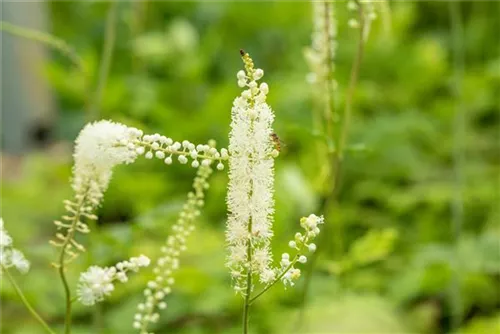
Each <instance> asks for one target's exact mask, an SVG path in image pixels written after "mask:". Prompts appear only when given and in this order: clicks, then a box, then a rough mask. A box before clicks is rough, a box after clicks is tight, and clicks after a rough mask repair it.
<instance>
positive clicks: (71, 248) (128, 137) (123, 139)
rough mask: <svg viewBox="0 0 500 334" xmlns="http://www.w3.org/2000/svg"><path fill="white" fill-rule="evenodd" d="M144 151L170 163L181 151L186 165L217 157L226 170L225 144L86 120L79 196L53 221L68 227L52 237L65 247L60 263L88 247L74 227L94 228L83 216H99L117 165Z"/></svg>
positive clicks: (76, 182)
mask: <svg viewBox="0 0 500 334" xmlns="http://www.w3.org/2000/svg"><path fill="white" fill-rule="evenodd" d="M143 154H144V155H145V157H146V158H147V159H151V158H153V156H156V157H157V158H159V159H162V160H164V162H165V163H166V164H171V163H172V161H173V160H172V155H177V156H178V160H179V162H180V163H182V164H184V163H187V162H188V158H191V159H192V162H191V166H193V167H198V166H200V162H199V161H201V165H203V166H207V165H209V164H210V163H211V162H212V161H218V164H217V168H218V169H219V170H222V169H224V164H223V161H224V160H227V159H228V151H227V150H226V149H222V150H220V151H218V150H217V149H215V148H214V147H212V146H210V145H195V144H193V143H191V142H189V141H187V140H184V141H182V143H181V142H178V141H174V140H173V139H171V138H168V137H165V136H162V135H160V134H157V133H156V134H153V135H144V134H143V131H142V130H139V129H136V128H133V127H127V126H125V125H123V124H120V123H114V122H111V121H106V120H103V121H98V122H94V123H89V124H87V125H86V126H85V127H84V128H83V130H82V131H81V132H80V134H79V135H78V137H77V139H76V147H75V153H74V155H73V156H74V161H75V163H74V167H73V179H72V187H73V190H74V191H75V198H74V200H73V201H69V200H65V201H64V206H65V209H66V211H67V212H68V213H67V214H66V215H65V216H63V217H62V221H55V222H54V223H55V225H56V226H57V229H58V230H61V229H64V230H65V233H57V234H56V238H55V240H52V241H51V244H53V245H54V246H56V247H60V248H62V252H63V254H64V257H63V258H62V259H61V260H60V261H59V263H55V264H54V265H55V266H57V267H58V266H61V265H63V264H64V263H67V262H69V261H71V260H72V259H74V258H75V257H76V256H77V253H78V252H83V251H84V250H85V248H84V247H83V246H82V245H81V244H80V243H78V242H77V241H76V240H75V239H74V235H75V232H80V233H88V232H89V231H90V230H89V228H88V225H87V224H86V223H85V222H84V218H87V219H92V220H96V219H97V216H96V215H95V214H94V211H95V209H96V208H97V207H98V206H99V204H100V203H101V202H102V198H103V196H104V192H105V191H106V189H107V187H108V185H109V181H110V179H111V176H112V172H113V168H114V167H115V166H117V165H120V164H129V163H132V162H134V161H135V160H136V159H137V157H138V156H140V155H143ZM75 250H76V251H75Z"/></svg>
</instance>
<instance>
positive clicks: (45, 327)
mask: <svg viewBox="0 0 500 334" xmlns="http://www.w3.org/2000/svg"><path fill="white" fill-rule="evenodd" d="M1 269H2V271H3V272H4V273H5V275H6V276H7V279H8V280H9V282H10V283H11V284H12V286H13V287H14V290H16V293H17V295H18V296H19V298H20V299H21V301H22V302H23V304H24V306H26V308H27V309H28V311H29V312H30V313H31V315H32V316H33V317H34V318H35V319H36V320H37V321H38V322H39V323H40V324H41V325H42V326H43V328H44V329H45V331H46V332H47V333H50V334H56V333H55V332H54V331H53V330H52V329H51V328H50V327H49V325H47V323H46V322H45V321H44V320H43V319H42V317H41V316H40V315H39V314H38V313H37V312H36V311H35V309H34V308H33V307H32V306H31V304H30V303H29V302H28V300H27V299H26V297H25V296H24V294H23V292H22V290H21V288H20V287H19V285H17V283H16V281H15V280H14V277H12V275H11V274H10V273H9V270H8V269H7V268H5V267H4V266H1Z"/></svg>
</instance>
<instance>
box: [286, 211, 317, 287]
mask: <svg viewBox="0 0 500 334" xmlns="http://www.w3.org/2000/svg"><path fill="white" fill-rule="evenodd" d="M323 223H324V219H323V216H321V217H318V216H316V215H314V214H311V215H309V216H308V217H302V218H301V219H300V226H301V227H302V228H303V229H304V232H302V233H300V232H297V233H296V234H295V237H294V238H293V240H290V242H289V243H288V246H289V247H290V248H292V249H294V250H295V251H297V253H296V255H295V256H294V258H293V259H290V255H289V254H288V253H283V254H282V255H281V262H280V266H281V268H280V269H278V272H279V273H278V276H279V277H281V280H282V282H283V284H284V285H285V286H286V285H290V286H293V285H294V284H295V283H294V281H296V280H297V279H298V278H299V277H300V269H298V268H295V264H296V263H297V262H299V263H302V264H304V263H306V262H307V256H306V255H305V254H304V253H305V252H306V251H309V252H311V253H312V252H314V251H316V245H315V244H314V243H312V242H311V241H312V240H313V239H314V238H315V237H317V236H318V235H319V232H320V229H319V225H321V224H323Z"/></svg>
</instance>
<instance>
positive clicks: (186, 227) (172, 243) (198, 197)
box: [132, 164, 212, 334]
mask: <svg viewBox="0 0 500 334" xmlns="http://www.w3.org/2000/svg"><path fill="white" fill-rule="evenodd" d="M211 173H212V169H211V168H210V164H208V165H202V167H200V168H199V169H198V172H197V175H196V177H195V179H194V182H193V191H191V192H189V193H188V198H187V201H186V203H185V204H184V207H183V209H182V211H181V212H180V213H179V217H178V219H177V221H176V223H175V224H174V225H173V226H172V228H171V229H172V235H170V236H169V237H168V238H167V241H166V244H165V245H164V246H163V247H162V248H161V252H162V255H161V257H160V258H159V259H158V260H157V261H156V265H155V267H154V269H153V273H154V274H155V278H154V280H151V281H149V282H148V284H147V287H146V289H145V290H144V297H145V301H144V302H142V303H140V304H139V305H138V306H137V310H138V311H137V313H136V314H135V316H134V322H133V324H132V325H133V327H134V328H135V329H137V330H139V331H140V333H141V334H147V333H149V332H148V325H149V324H150V323H155V322H157V321H158V320H159V318H160V314H159V313H158V311H160V310H163V309H165V308H166V307H167V303H166V302H165V301H164V299H165V297H166V296H167V295H168V294H170V293H171V291H172V285H173V284H174V282H175V280H174V278H173V274H174V272H175V271H176V270H177V269H178V268H179V257H180V255H181V253H182V252H183V251H185V250H186V240H187V238H188V237H189V235H190V234H191V232H193V230H194V229H195V226H194V221H195V220H196V218H198V216H199V215H200V209H201V208H202V207H203V205H204V197H205V190H206V189H208V187H209V184H208V182H207V179H208V177H209V176H210V174H211Z"/></svg>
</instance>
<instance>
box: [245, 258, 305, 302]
mask: <svg viewBox="0 0 500 334" xmlns="http://www.w3.org/2000/svg"><path fill="white" fill-rule="evenodd" d="M298 260H299V255H298V254H297V255H295V257H294V259H293V260H292V262H290V264H289V265H288V267H286V268H285V270H284V271H283V272H282V273H281V275H279V276H278V277H276V278H275V279H274V281H273V282H271V283H270V284H269V285H267V286H266V287H265V288H264V289H262V291H261V292H259V293H258V294H256V295H255V296H254V297H253V298H251V299H250V301H249V303H250V305H251V304H252V303H253V302H254V301H255V300H257V298H259V297H260V296H262V295H263V294H264V293H265V292H266V291H267V290H269V289H270V288H272V287H273V286H274V285H275V284H276V283H278V282H279V281H280V280H281V279H282V278H283V276H285V275H286V273H287V272H288V271H289V270H290V269H291V268H292V267H293V266H294V265H295V264H296V263H297V261H298Z"/></svg>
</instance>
